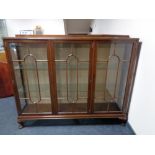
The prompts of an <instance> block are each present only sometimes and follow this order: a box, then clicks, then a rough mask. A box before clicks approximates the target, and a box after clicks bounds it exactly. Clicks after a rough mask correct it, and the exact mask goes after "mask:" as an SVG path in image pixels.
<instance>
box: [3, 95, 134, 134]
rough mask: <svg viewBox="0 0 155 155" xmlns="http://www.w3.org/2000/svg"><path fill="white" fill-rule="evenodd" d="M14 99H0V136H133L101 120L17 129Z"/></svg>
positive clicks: (124, 128)
mask: <svg viewBox="0 0 155 155" xmlns="http://www.w3.org/2000/svg"><path fill="white" fill-rule="evenodd" d="M16 117H17V113H16V107H15V100H14V97H8V98H4V99H0V135H133V134H134V133H133V131H132V130H131V128H130V126H129V125H128V124H127V125H125V126H123V125H121V124H119V123H117V122H115V123H114V122H113V121H112V120H103V119H80V120H72V119H65V120H47V121H45V120H44V121H27V122H25V125H26V127H24V128H23V129H18V124H17V121H16Z"/></svg>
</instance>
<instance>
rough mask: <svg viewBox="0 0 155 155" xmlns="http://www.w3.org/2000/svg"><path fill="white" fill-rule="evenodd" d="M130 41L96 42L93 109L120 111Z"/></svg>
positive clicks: (127, 66) (130, 46)
mask: <svg viewBox="0 0 155 155" xmlns="http://www.w3.org/2000/svg"><path fill="white" fill-rule="evenodd" d="M131 50H132V44H131V43H120V42H119V43H110V42H106V43H98V44H97V64H96V84H95V104H94V111H96V112H100V111H120V110H122V105H123V98H124V92H125V86H126V80H127V73H128V68H129V61H130V55H131Z"/></svg>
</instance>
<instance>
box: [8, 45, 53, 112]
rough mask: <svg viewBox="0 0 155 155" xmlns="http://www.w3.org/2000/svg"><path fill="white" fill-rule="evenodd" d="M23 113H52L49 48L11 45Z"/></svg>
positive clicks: (44, 46)
mask: <svg viewBox="0 0 155 155" xmlns="http://www.w3.org/2000/svg"><path fill="white" fill-rule="evenodd" d="M10 51H11V56H12V61H13V66H14V70H15V78H16V81H17V87H18V93H19V97H20V103H21V106H22V109H23V113H42V112H45V113H47V112H49V113H51V99H50V88H49V86H50V85H49V75H48V61H47V47H46V45H44V44H40V45H36V44H20V43H18V44H17V43H16V44H15V43H12V44H10Z"/></svg>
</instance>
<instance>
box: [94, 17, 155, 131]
mask: <svg viewBox="0 0 155 155" xmlns="http://www.w3.org/2000/svg"><path fill="white" fill-rule="evenodd" d="M92 28H93V32H92V33H93V34H101V33H102V34H126V35H130V36H131V37H136V38H140V41H142V48H141V52H140V57H139V63H138V68H137V73H136V78H135V84H134V88H133V94H132V99H131V106H130V111H129V123H130V125H131V126H132V128H133V129H134V131H135V132H136V134H155V39H154V35H155V20H118V19H114V20H112V19H111V20H110V19H104V20H99V19H98V20H94V21H93V22H92Z"/></svg>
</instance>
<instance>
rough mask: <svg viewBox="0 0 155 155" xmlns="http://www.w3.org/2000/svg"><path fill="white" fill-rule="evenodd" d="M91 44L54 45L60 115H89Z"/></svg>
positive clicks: (68, 43)
mask: <svg viewBox="0 0 155 155" xmlns="http://www.w3.org/2000/svg"><path fill="white" fill-rule="evenodd" d="M90 47H91V43H90V42H84V43H83V42H63V43H54V51H55V65H56V87H57V101H58V114H61V113H87V111H88V98H89V97H88V96H89V92H88V85H89V82H88V81H89V80H88V79H89V63H90V59H89V57H90V51H91V50H90V49H91V48H90Z"/></svg>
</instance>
